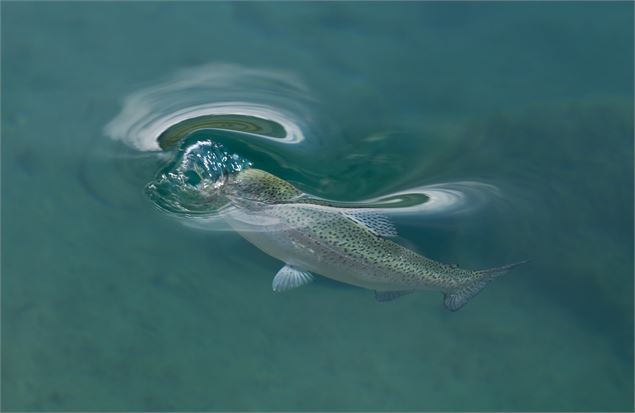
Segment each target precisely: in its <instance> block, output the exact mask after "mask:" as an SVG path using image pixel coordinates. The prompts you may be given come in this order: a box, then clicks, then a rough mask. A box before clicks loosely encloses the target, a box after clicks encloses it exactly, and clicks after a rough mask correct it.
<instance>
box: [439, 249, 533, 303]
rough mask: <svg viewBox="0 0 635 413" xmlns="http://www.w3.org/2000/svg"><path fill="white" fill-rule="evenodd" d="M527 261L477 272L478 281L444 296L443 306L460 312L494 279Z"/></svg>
mask: <svg viewBox="0 0 635 413" xmlns="http://www.w3.org/2000/svg"><path fill="white" fill-rule="evenodd" d="M526 262H527V261H520V262H515V263H513V264H507V265H503V266H502V267H496V268H488V269H486V270H480V271H475V272H474V274H475V275H476V280H475V281H474V282H472V283H470V284H468V285H466V286H463V287H461V288H459V289H458V290H456V291H452V292H450V293H445V294H444V299H443V304H444V305H445V307H446V308H447V309H448V310H450V311H457V310H460V309H461V308H462V307H463V306H464V305H465V304H467V302H468V301H470V299H471V298H473V297H474V296H476V295H477V294H478V293H480V292H481V290H482V289H483V288H485V286H486V285H487V284H488V283H489V282H490V281H491V280H493V279H494V278H498V277H500V276H502V275H505V274H506V273H507V272H508V271H509V270H511V269H512V268H514V267H517V266H519V265H521V264H525V263H526Z"/></svg>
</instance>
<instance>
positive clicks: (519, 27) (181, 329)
mask: <svg viewBox="0 0 635 413" xmlns="http://www.w3.org/2000/svg"><path fill="white" fill-rule="evenodd" d="M632 19H633V5H632V3H627V2H624V3H609V2H602V3H600V2H597V3H595V2H584V3H582V2H580V3H576V2H570V3H569V2H567V3H561V2H558V3H543V2H535V3H529V2H527V3H520V4H516V3H511V2H508V3H490V2H481V3H339V2H337V3H328V4H317V3H247V2H237V3H184V4H176V3H163V2H161V3H158V2H157V3H152V2H148V3H114V2H113V3H105V2H104V3H63V2H56V3H36V2H31V3H17V2H9V3H7V2H3V3H2V409H3V410H15V411H17V410H29V411H41V410H48V411H53V410H55V411H77V410H82V411H96V410H99V411H103V410H111V411H151V410H172V411H185V410H188V411H192V410H242V411H245V410H298V411H306V410H340V411H347V410H373V411H385V410H419V411H428V410H435V411H439V410H442V411H448V410H487V411H504V410H540V411H551V410H558V411H625V410H632V409H633V248H634V244H633V20H632ZM126 99H127V100H126ZM219 102H225V103H223V104H222V105H219ZM227 102H233V104H231V105H229V104H227ZM236 102H238V103H236ZM194 103H196V104H209V105H211V106H210V107H212V108H213V110H214V111H218V110H219V109H218V108H221V109H220V110H221V112H222V111H224V110H225V111H226V112H225V113H224V114H225V115H227V114H228V113H229V114H231V110H229V109H227V108H228V107H229V108H230V109H232V110H234V111H235V110H236V109H237V108H238V110H243V111H246V112H249V111H250V110H251V111H252V112H253V111H256V112H257V113H260V114H261V115H262V114H263V113H265V112H266V113H267V114H268V115H267V116H265V115H263V116H264V117H269V118H271V117H272V116H274V117H275V116H278V117H279V119H278V121H280V122H282V123H284V122H287V121H288V122H290V125H291V126H297V128H298V131H299V133H300V134H299V135H298V134H297V133H296V134H295V135H293V136H295V138H297V139H295V140H294V139H290V140H289V141H284V142H281V141H280V140H278V141H276V140H275V139H270V140H267V139H261V138H257V139H256V138H254V139H246V138H245V139H243V138H244V137H243V138H240V139H238V138H236V136H237V135H236V134H232V133H220V134H218V133H217V134H216V135H214V137H215V138H218V139H221V140H223V142H224V143H226V144H227V145H229V146H231V150H233V151H237V152H240V153H241V154H245V155H246V156H247V157H248V158H249V159H250V160H251V161H252V162H254V164H255V165H256V166H257V167H259V168H262V169H265V170H268V171H270V172H273V173H275V174H277V175H278V176H280V177H282V178H284V179H287V180H289V181H291V182H293V183H294V184H296V185H297V186H298V187H300V188H301V189H303V190H304V191H307V192H310V193H312V194H314V195H318V196H321V197H326V198H330V199H336V200H340V201H356V200H361V199H373V198H376V197H381V196H383V195H386V194H394V193H398V192H400V191H410V190H412V189H413V188H420V187H421V186H424V187H426V188H428V189H429V188H430V186H434V185H445V186H443V188H448V187H447V185H456V184H457V183H461V182H462V183H465V182H469V183H471V184H470V185H467V186H464V187H462V188H463V190H461V191H460V193H461V194H463V195H465V197H464V201H465V203H464V204H463V205H462V207H461V208H458V209H455V210H450V209H447V208H441V209H435V210H433V211H432V212H430V211H429V210H425V209H424V210H421V211H419V213H417V214H408V215H402V216H399V217H396V218H395V219H396V223H397V226H398V229H399V231H400V233H401V235H402V236H403V237H404V238H406V239H408V240H409V242H410V243H411V244H412V245H413V246H414V248H416V249H417V250H419V251H420V252H422V253H424V254H425V255H426V256H428V257H430V258H433V259H436V260H439V261H443V262H451V263H458V264H460V265H461V266H463V267H466V268H486V267H491V266H496V265H502V264H505V263H509V262H513V261H517V260H520V259H529V260H531V262H530V263H529V264H526V265H525V266H523V267H520V268H518V269H517V270H515V271H514V272H513V274H510V275H509V276H506V277H504V278H501V279H499V280H497V281H496V282H493V283H492V284H491V285H490V286H488V287H487V288H486V289H485V291H484V292H482V293H481V294H480V295H479V296H478V297H476V298H475V299H474V300H473V301H472V302H470V303H469V304H468V305H467V306H466V308H464V309H462V310H460V311H459V312H456V313H450V312H448V311H446V310H445V309H443V307H442V305H441V301H442V299H441V295H440V294H439V293H434V292H427V293H420V294H413V295H408V296H405V297H403V298H400V299H399V300H396V301H393V302H390V303H377V302H376V301H375V300H374V298H373V294H372V292H370V291H367V290H362V289H357V288H353V287H348V286H345V285H341V284H337V283H335V282H331V281H327V280H325V279H320V280H318V281H317V282H316V283H314V284H313V285H310V286H306V287H302V288H299V289H297V290H294V291H290V292H288V293H284V294H274V293H273V292H272V291H271V279H272V277H273V276H274V274H275V273H276V272H277V271H278V269H279V268H280V267H281V265H282V263H281V262H279V261H277V260H275V259H273V258H271V257H268V256H266V255H264V254H263V253H261V252H259V251H258V250H257V249H256V248H254V247H253V246H251V245H250V244H248V243H247V242H246V241H244V240H243V239H242V238H240V236H239V235H237V234H235V233H233V232H231V231H205V230H200V229H196V228H192V225H190V226H186V225H183V224H182V222H179V220H177V219H175V218H174V217H170V216H168V215H167V214H164V213H161V212H160V211H158V210H157V209H156V208H155V207H154V206H153V204H152V202H151V201H150V200H149V199H148V198H147V197H146V195H145V193H144V187H145V185H146V184H147V183H148V182H149V181H150V179H152V177H153V176H154V174H155V173H156V171H157V169H158V168H159V167H160V166H161V165H162V164H163V163H164V162H165V157H161V155H157V152H152V151H148V149H153V147H152V145H156V140H155V139H156V136H158V134H159V133H161V132H163V131H164V130H161V126H165V125H163V123H165V119H166V118H169V117H170V116H172V115H173V114H174V113H177V112H178V111H179V110H181V109H183V108H184V107H189V108H190V109H191V105H190V106H187V105H188V104H194ZM126 104H127V106H126ZM250 104H258V105H259V106H249V105H250ZM126 108H127V109H128V110H130V111H131V112H128V114H129V115H130V116H131V117H132V118H133V120H135V119H136V121H137V123H136V124H134V122H133V123H126V122H125V119H126V118H125V116H124V115H125V114H126V113H127V112H126ZM208 109H209V107H208ZM144 110H146V112H143V111H144ZM263 111H265V112H263ZM267 111H268V112H267ZM252 112H249V113H252ZM214 113H217V112H214ZM190 115H191V113H190V112H187V111H186V112H184V116H185V117H187V116H190ZM243 115H245V113H243ZM122 116H123V117H122ZM122 119H123V120H122ZM127 119H128V120H129V119H130V118H127ZM162 122H163V123H162ZM168 123H169V122H168ZM287 126H289V125H287ZM152 127H156V128H155V129H156V130H155V129H152ZM144 128H145V129H144ZM274 132H275V131H274ZM274 132H272V134H275V133H274ZM296 132H297V131H296ZM197 133H202V134H203V135H204V136H207V135H208V134H209V132H197ZM203 135H202V136H203ZM298 136H301V138H298ZM112 138H115V139H112ZM474 183H478V184H479V185H481V186H476V187H475V186H474V185H473V184H474ZM453 188H455V189H456V187H453ZM466 188H471V189H474V188H476V190H474V191H472V192H469V191H467V190H466ZM485 188H488V189H487V190H486V189H485ZM464 190H465V191H464ZM415 192H416V191H415ZM428 205H430V204H428Z"/></svg>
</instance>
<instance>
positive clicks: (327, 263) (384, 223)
mask: <svg viewBox="0 0 635 413" xmlns="http://www.w3.org/2000/svg"><path fill="white" fill-rule="evenodd" d="M219 190H220V191H221V192H222V196H223V197H224V198H225V199H227V200H228V202H229V203H230V204H231V207H230V208H228V209H227V210H226V212H225V213H224V218H225V219H226V221H227V222H228V224H229V225H230V226H231V227H232V228H233V229H234V230H236V231H237V232H238V233H239V234H240V235H241V236H242V237H244V238H245V239H246V240H247V241H249V242H250V243H251V244H253V245H254V246H256V247H257V248H259V249H260V250H262V251H263V252H265V253H266V254H268V255H270V256H272V257H274V258H276V259H278V260H280V261H282V262H283V263H284V266H283V267H282V268H281V269H280V270H279V271H278V272H277V274H276V275H275V276H274V278H273V281H272V289H273V291H275V292H284V291H288V290H292V289H295V288H298V287H301V286H303V285H306V284H309V283H311V282H312V281H313V280H314V279H315V278H316V275H320V276H324V277H327V278H330V279H332V280H335V281H339V282H342V283H346V284H350V285H354V286H357V287H361V288H366V289H369V290H373V291H374V292H375V298H376V299H377V301H380V302H384V301H392V300H394V299H397V298H399V297H401V296H403V295H406V294H410V293H413V292H415V291H425V290H428V291H439V292H441V293H442V294H443V304H444V305H445V307H446V308H447V309H448V310H450V311H457V310H459V309H461V308H462V307H463V306H465V305H466V304H467V302H468V301H470V300H471V299H472V298H473V297H475V296H476V295H477V294H478V293H479V292H480V291H482V290H483V288H484V287H485V286H486V285H487V284H488V283H489V282H490V281H492V280H494V279H496V278H499V277H500V276H502V275H504V274H506V273H507V272H508V271H509V270H511V269H512V268H515V267H517V266H519V265H521V264H524V263H525V262H527V261H521V262H516V263H513V264H508V265H503V266H500V267H496V268H489V269H484V270H468V269H464V268H460V267H458V266H457V265H452V264H443V263H441V262H437V261H435V260H432V259H430V258H427V257H425V256H423V255H421V254H419V253H417V252H415V251H413V250H412V249H409V248H407V247H405V246H403V245H401V244H400V243H398V242H396V241H395V240H396V237H397V235H398V234H397V231H396V228H395V226H394V225H393V223H392V222H390V220H389V219H388V218H387V217H386V216H385V215H382V214H380V213H377V212H376V211H373V210H372V209H366V208H342V207H338V206H336V205H334V204H333V203H332V202H329V201H327V200H323V199H320V198H317V197H312V196H310V195H307V194H305V193H303V192H302V191H300V190H299V189H297V188H296V187H295V186H293V185H292V184H291V183H289V182H287V181H285V180H283V179H281V178H279V177H277V176H275V175H273V174H271V173H269V172H266V171H264V170H260V169H257V168H246V169H243V170H241V171H238V172H237V173H234V174H231V175H230V176H228V177H227V178H226V180H225V182H224V185H222V186H221V187H220V188H219Z"/></svg>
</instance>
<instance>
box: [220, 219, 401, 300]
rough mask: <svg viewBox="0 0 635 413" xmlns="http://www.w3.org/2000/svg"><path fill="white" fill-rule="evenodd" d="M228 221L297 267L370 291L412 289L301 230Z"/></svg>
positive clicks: (236, 228)
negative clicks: (313, 238)
mask: <svg viewBox="0 0 635 413" xmlns="http://www.w3.org/2000/svg"><path fill="white" fill-rule="evenodd" d="M228 223H229V224H230V225H231V226H232V227H233V228H234V229H235V230H236V231H237V232H238V233H239V234H240V235H241V236H242V237H243V238H245V239H246V240H247V241H249V242H250V243H251V244H253V245H254V246H256V247H257V248H258V249H260V250H261V251H263V252H265V253H266V254H268V255H270V256H272V257H274V258H277V259H279V260H280V261H283V262H284V263H286V264H289V265H291V266H293V267H296V268H298V269H301V270H305V271H310V272H312V273H315V274H319V275H322V276H325V277H328V278H331V279H333V280H336V281H339V282H343V283H347V284H351V285H355V286H358V287H363V288H368V289H373V290H379V291H393V290H398V289H403V288H406V287H408V288H412V286H405V285H401V284H399V283H395V282H394V281H392V282H391V281H386V279H387V278H388V279H393V280H394V279H396V278H398V275H397V274H386V273H385V270H381V269H377V268H373V267H370V266H367V265H364V264H362V263H360V262H357V260H355V259H353V258H351V257H349V256H347V255H346V254H344V253H342V252H341V251H338V249H337V248H336V247H334V246H329V245H325V244H324V243H323V242H320V241H319V240H312V239H309V238H308V237H306V236H305V235H303V234H302V231H301V230H298V229H289V228H285V229H280V228H279V227H278V226H277V225H276V224H272V225H268V224H266V223H265V221H264V220H261V221H259V222H254V223H253V224H248V223H246V222H245V220H244V219H243V217H241V219H240V220H235V219H232V218H231V217H230V218H229V219H228Z"/></svg>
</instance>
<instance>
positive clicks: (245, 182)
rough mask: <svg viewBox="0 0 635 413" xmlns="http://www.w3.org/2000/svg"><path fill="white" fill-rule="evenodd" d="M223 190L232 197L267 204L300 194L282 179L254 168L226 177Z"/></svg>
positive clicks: (286, 199) (289, 199)
mask: <svg viewBox="0 0 635 413" xmlns="http://www.w3.org/2000/svg"><path fill="white" fill-rule="evenodd" d="M223 191H224V193H225V194H226V195H228V196H230V197H232V198H236V199H242V200H249V201H253V202H259V203H267V204H274V203H277V202H285V201H291V200H293V199H295V198H297V197H299V196H301V195H302V192H301V191H299V190H298V189H297V188H295V187H294V186H293V185H291V184H290V183H289V182H287V181H285V180H284V179H281V178H278V177H277V176H275V175H272V174H270V173H269V172H266V171H263V170H261V169H255V168H249V169H245V170H242V171H240V172H239V173H237V174H234V175H232V176H230V177H228V180H227V183H226V185H225V187H224V188H223Z"/></svg>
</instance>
